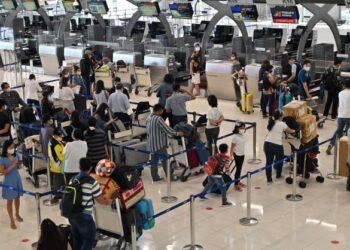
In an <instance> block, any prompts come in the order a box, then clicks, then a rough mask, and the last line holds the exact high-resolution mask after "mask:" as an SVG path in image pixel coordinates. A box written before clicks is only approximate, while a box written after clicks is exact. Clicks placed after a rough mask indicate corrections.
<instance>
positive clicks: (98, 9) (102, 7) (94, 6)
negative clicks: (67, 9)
mask: <svg viewBox="0 0 350 250" xmlns="http://www.w3.org/2000/svg"><path fill="white" fill-rule="evenodd" d="M88 6H89V9H90V13H91V14H100V15H106V14H107V13H108V10H109V9H108V5H107V3H106V2H105V1H99V2H97V1H91V2H88Z"/></svg>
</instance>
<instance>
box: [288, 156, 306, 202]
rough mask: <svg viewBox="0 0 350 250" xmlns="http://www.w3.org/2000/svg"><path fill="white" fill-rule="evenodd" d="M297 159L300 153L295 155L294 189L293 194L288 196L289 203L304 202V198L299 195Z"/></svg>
mask: <svg viewBox="0 0 350 250" xmlns="http://www.w3.org/2000/svg"><path fill="white" fill-rule="evenodd" d="M297 157H298V152H294V153H293V187H292V188H293V189H292V193H291V194H287V196H286V199H287V200H289V201H302V200H303V196H302V195H300V194H297V165H298V163H297Z"/></svg>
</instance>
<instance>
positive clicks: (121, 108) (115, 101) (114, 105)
mask: <svg viewBox="0 0 350 250" xmlns="http://www.w3.org/2000/svg"><path fill="white" fill-rule="evenodd" d="M123 89H124V87H123V84H121V83H119V84H118V85H117V91H116V92H115V93H113V94H111V95H110V97H109V98H108V103H107V104H108V106H109V108H110V109H111V110H112V112H113V113H114V114H116V115H118V113H123V114H127V113H128V110H129V108H130V102H129V99H128V97H127V96H126V95H125V94H124V93H123Z"/></svg>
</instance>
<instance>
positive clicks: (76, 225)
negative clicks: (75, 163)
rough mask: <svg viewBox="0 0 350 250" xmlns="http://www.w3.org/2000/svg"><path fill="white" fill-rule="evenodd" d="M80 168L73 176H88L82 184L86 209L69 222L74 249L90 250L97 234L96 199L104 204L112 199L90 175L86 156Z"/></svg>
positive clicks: (107, 203)
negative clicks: (104, 193) (103, 193)
mask: <svg viewBox="0 0 350 250" xmlns="http://www.w3.org/2000/svg"><path fill="white" fill-rule="evenodd" d="M79 168H80V173H79V174H78V175H76V176H75V177H73V179H75V178H78V179H82V178H83V177H88V181H86V182H84V183H83V184H82V185H81V187H82V194H83V197H82V198H83V201H82V205H83V207H84V210H83V212H82V213H81V214H80V215H78V216H77V217H75V218H71V219H69V223H70V225H71V227H72V237H73V249H76V250H90V249H92V248H93V245H94V242H95V236H96V225H95V222H94V219H93V218H92V209H93V206H94V200H95V201H97V202H98V203H100V204H102V205H110V204H111V201H109V200H106V199H105V198H104V197H103V196H102V192H101V189H100V186H99V184H98V183H97V181H96V180H94V179H93V178H92V177H90V176H89V172H90V170H91V161H90V160H89V159H88V158H85V157H84V158H81V159H80V161H79ZM71 182H72V180H71Z"/></svg>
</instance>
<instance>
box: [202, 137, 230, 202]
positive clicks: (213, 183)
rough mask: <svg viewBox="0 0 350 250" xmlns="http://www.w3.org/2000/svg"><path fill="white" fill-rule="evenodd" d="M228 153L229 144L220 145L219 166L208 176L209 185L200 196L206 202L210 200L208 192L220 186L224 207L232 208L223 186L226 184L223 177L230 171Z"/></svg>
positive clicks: (216, 156) (217, 156) (217, 155)
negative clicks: (207, 196) (207, 195)
mask: <svg viewBox="0 0 350 250" xmlns="http://www.w3.org/2000/svg"><path fill="white" fill-rule="evenodd" d="M227 153H228V145H227V144H225V143H224V144H220V146H219V153H218V154H216V155H215V158H216V159H217V161H218V164H217V166H216V167H215V168H214V170H213V174H212V175H210V176H208V183H207V185H206V186H205V187H204V190H203V191H202V193H201V195H200V196H199V198H200V199H202V200H206V199H208V198H206V197H205V195H206V194H207V192H208V191H209V190H211V189H212V188H214V187H217V186H219V187H220V190H221V197H222V205H223V206H231V205H232V203H231V202H229V201H227V197H226V187H224V186H223V185H224V184H225V182H224V180H223V178H222V175H223V174H224V173H226V172H228V171H229V169H228V167H229V165H228V162H229V159H230V157H229V156H228V155H227Z"/></svg>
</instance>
